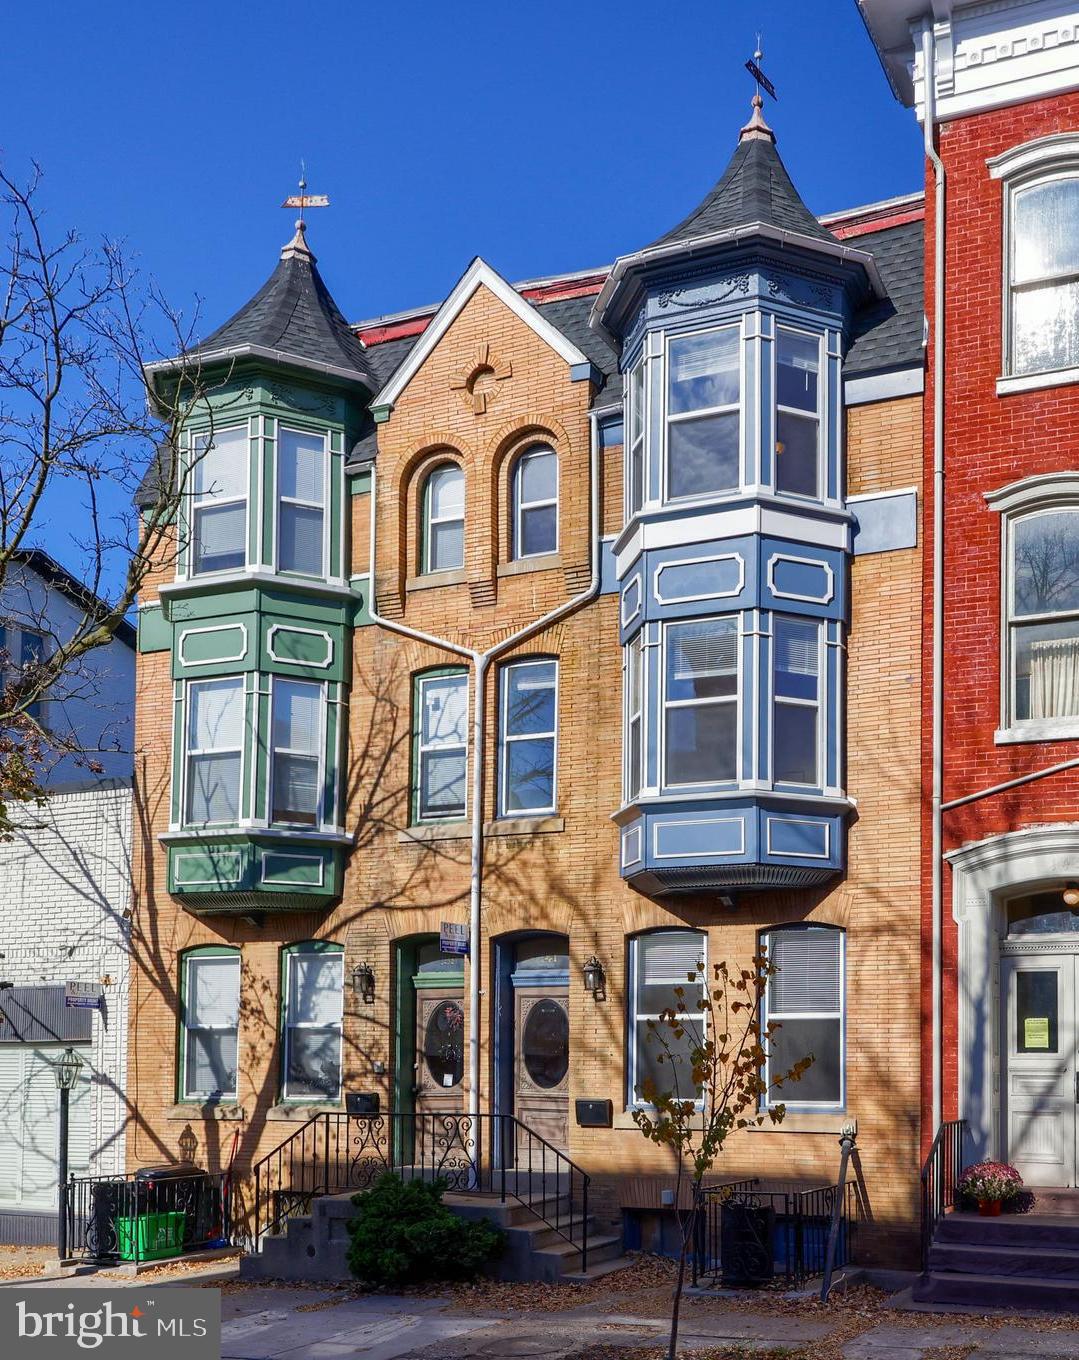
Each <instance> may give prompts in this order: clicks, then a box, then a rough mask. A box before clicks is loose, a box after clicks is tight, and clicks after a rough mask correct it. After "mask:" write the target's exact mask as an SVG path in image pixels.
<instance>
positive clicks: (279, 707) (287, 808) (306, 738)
mask: <svg viewBox="0 0 1079 1360" xmlns="http://www.w3.org/2000/svg"><path fill="white" fill-rule="evenodd" d="M272 708H273V716H272V720H271V731H272V748H273V754H272V763H271V772H270V788H271V819H272V820H273V821H274V822H289V823H294V824H299V825H302V826H317V825H318V822H319V820H320V812H321V804H322V798H321V794H322V757H321V752H322V715H323V711H324V708H325V691H324V689H323V686H322V685H320V684H313V683H312V682H310V681H307V680H282V679H280V678H278V677H275V678H274V682H273V706H272Z"/></svg>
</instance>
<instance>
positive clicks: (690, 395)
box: [667, 326, 741, 500]
mask: <svg viewBox="0 0 1079 1360" xmlns="http://www.w3.org/2000/svg"><path fill="white" fill-rule="evenodd" d="M740 403H741V332H740V331H739V329H738V327H736V326H725V327H723V328H722V329H721V330H715V331H706V332H704V333H703V334H699V335H679V336H674V337H673V338H672V339H671V340H670V342H669V344H668V347H667V499H668V500H675V499H678V498H680V497H687V496H708V495H713V494H715V493H717V492H723V491H733V490H734V489H735V488H736V487H737V486H738V485H739V483H740V481H741V468H740V455H739V449H740V445H741V408H740Z"/></svg>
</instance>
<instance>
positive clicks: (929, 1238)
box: [922, 1119, 967, 1272]
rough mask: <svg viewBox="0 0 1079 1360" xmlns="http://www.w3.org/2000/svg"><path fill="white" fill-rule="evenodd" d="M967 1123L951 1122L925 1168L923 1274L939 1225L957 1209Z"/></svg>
mask: <svg viewBox="0 0 1079 1360" xmlns="http://www.w3.org/2000/svg"><path fill="white" fill-rule="evenodd" d="M966 1134H967V1121H966V1120H965V1119H949V1120H947V1121H946V1122H945V1123H943V1124H941V1126H940V1128H939V1129H937V1136H936V1137H935V1138H934V1139H933V1144H932V1146H931V1147H930V1149H929V1156H928V1157H926V1159H925V1165H924V1166H923V1167H922V1271H923V1272H926V1271H928V1270H929V1251H930V1248H931V1247H932V1245H933V1234H934V1232H935V1231H936V1228H937V1224H938V1223H939V1222H940V1220H941V1219H942V1218H943V1217H944V1215H945V1214H946V1213H947V1212H948V1210H949V1209H954V1208H955V1196H956V1186H957V1185H958V1183H959V1178H960V1177H961V1176H962V1174H963V1171H964V1169H965V1167H966V1161H965V1159H964V1144H965V1142H966Z"/></svg>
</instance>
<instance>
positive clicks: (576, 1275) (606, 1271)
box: [562, 1248, 635, 1284]
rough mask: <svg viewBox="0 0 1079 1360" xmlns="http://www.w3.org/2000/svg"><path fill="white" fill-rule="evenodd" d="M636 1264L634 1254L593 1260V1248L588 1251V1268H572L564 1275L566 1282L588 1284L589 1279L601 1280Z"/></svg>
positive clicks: (563, 1278) (564, 1281)
mask: <svg viewBox="0 0 1079 1360" xmlns="http://www.w3.org/2000/svg"><path fill="white" fill-rule="evenodd" d="M633 1264H635V1262H634V1258H633V1257H632V1256H612V1257H610V1258H609V1259H608V1260H605V1261H598V1262H593V1260H592V1250H591V1248H589V1251H588V1269H587V1270H584V1271H581V1270H571V1271H569V1272H567V1273H566V1274H565V1275H563V1276H562V1281H563V1283H564V1284H587V1283H588V1281H589V1280H601V1279H603V1277H604V1276H605V1275H614V1274H615V1273H616V1271H619V1270H625V1269H626V1267H627V1266H631V1265H633Z"/></svg>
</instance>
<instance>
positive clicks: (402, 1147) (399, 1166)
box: [252, 1110, 591, 1270]
mask: <svg viewBox="0 0 1079 1360" xmlns="http://www.w3.org/2000/svg"><path fill="white" fill-rule="evenodd" d="M387 1171H392V1172H393V1173H394V1174H395V1175H397V1176H400V1177H402V1179H405V1180H412V1179H420V1180H427V1181H435V1180H442V1181H444V1182H445V1183H446V1188H447V1190H448V1191H449V1192H451V1193H466V1194H485V1195H497V1196H498V1198H499V1199H500V1201H502V1202H503V1203H504V1202H505V1201H506V1199H507V1198H509V1199H512V1200H515V1201H516V1202H517V1203H518V1204H521V1205H523V1206H524V1207H525V1208H526V1209H528V1210H529V1212H530V1213H532V1214H533V1215H535V1217H536V1218H538V1219H540V1220H542V1221H543V1222H544V1223H546V1224H547V1226H548V1227H549V1228H551V1229H552V1230H553V1231H554V1232H555V1233H556V1234H557V1235H558V1236H559V1237H561V1238H562V1239H563V1240H564V1241H566V1242H568V1243H570V1245H571V1246H573V1247H576V1248H577V1249H578V1250H579V1251H580V1253H581V1269H582V1270H586V1269H587V1268H588V1188H589V1183H590V1179H591V1178H590V1177H589V1176H588V1174H587V1173H586V1172H584V1171H582V1170H581V1168H580V1167H579V1166H577V1165H576V1164H575V1163H574V1162H572V1161H570V1159H569V1158H568V1157H567V1156H566V1154H565V1153H564V1152H561V1151H560V1150H559V1149H558V1148H556V1147H554V1145H553V1144H551V1143H549V1142H548V1141H547V1140H546V1139H545V1138H543V1137H541V1136H540V1135H539V1134H538V1133H536V1132H534V1131H533V1130H532V1129H530V1128H529V1127H528V1126H527V1125H526V1124H522V1123H521V1121H520V1120H519V1119H517V1118H515V1117H514V1116H513V1115H505V1114H481V1115H467V1114H419V1113H410V1114H361V1115H356V1114H346V1113H344V1112H342V1111H339V1110H327V1111H323V1112H321V1113H319V1114H316V1115H315V1116H314V1117H313V1118H311V1119H309V1120H308V1121H307V1123H306V1124H304V1125H303V1126H302V1127H301V1128H299V1129H297V1130H296V1132H295V1133H294V1134H293V1135H292V1136H291V1137H290V1138H287V1139H286V1140H285V1141H284V1142H283V1143H282V1144H281V1145H280V1146H279V1147H277V1148H275V1149H274V1150H273V1152H271V1153H270V1154H269V1155H268V1156H266V1157H263V1158H262V1160H261V1161H260V1162H258V1163H256V1165H255V1167H254V1170H253V1173H252V1174H253V1178H254V1204H253V1206H252V1213H253V1232H252V1235H253V1239H254V1246H255V1248H256V1250H257V1249H258V1247H259V1245H260V1244H261V1242H262V1239H263V1238H264V1237H265V1236H267V1235H270V1234H274V1233H278V1232H280V1231H281V1230H282V1228H283V1226H284V1224H285V1223H286V1222H287V1220H288V1219H289V1218H292V1217H295V1216H297V1215H299V1214H306V1213H310V1211H311V1204H312V1201H313V1200H315V1199H317V1198H318V1197H319V1196H320V1195H333V1194H344V1193H347V1192H348V1191H359V1190H366V1189H367V1188H369V1187H370V1186H371V1185H372V1184H373V1182H374V1181H375V1180H377V1178H378V1177H379V1176H381V1175H382V1174H383V1173H384V1172H387Z"/></svg>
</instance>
